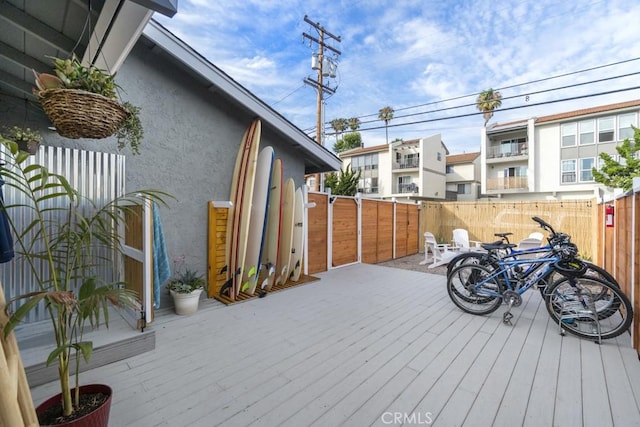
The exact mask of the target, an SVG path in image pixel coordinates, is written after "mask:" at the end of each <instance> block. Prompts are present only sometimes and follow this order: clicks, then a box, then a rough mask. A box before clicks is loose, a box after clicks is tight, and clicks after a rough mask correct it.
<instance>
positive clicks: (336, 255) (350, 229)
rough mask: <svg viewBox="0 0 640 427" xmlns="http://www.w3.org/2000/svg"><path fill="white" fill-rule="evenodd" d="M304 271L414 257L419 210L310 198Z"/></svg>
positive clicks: (320, 196) (398, 205)
mask: <svg viewBox="0 0 640 427" xmlns="http://www.w3.org/2000/svg"><path fill="white" fill-rule="evenodd" d="M309 203H314V204H315V207H314V208H311V209H309V211H308V220H307V221H308V222H307V224H308V240H307V242H308V252H307V256H308V261H307V262H308V272H309V274H314V273H319V272H322V271H327V270H329V269H331V268H335V267H339V266H343V265H348V264H352V263H357V262H366V263H371V264H375V263H378V262H382V261H388V260H390V259H394V258H400V257H403V256H407V255H412V254H415V253H418V248H419V246H418V233H419V228H418V226H419V219H418V217H419V212H418V205H416V204H405V203H398V202H393V201H385V200H372V199H362V198H358V197H344V196H329V195H328V194H325V193H309Z"/></svg>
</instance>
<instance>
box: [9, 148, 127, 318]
mask: <svg viewBox="0 0 640 427" xmlns="http://www.w3.org/2000/svg"><path fill="white" fill-rule="evenodd" d="M4 159H5V153H4V152H0V161H3V162H4ZM28 162H29V164H36V163H37V164H41V165H43V166H46V167H47V169H49V171H50V172H53V173H56V174H60V175H63V176H65V177H66V178H67V180H68V181H69V184H70V185H71V186H72V187H73V188H75V189H76V190H77V191H78V192H79V193H80V196H81V197H82V198H86V199H85V202H84V203H82V213H83V214H89V209H92V207H91V206H90V203H88V202H87V201H86V200H92V201H93V202H94V203H95V204H96V205H97V206H98V207H101V206H104V205H105V204H106V203H107V202H108V201H110V200H113V199H114V198H116V197H118V196H121V195H123V194H124V190H125V188H124V182H125V181H124V179H125V158H124V156H122V155H119V154H110V153H101V152H92V151H85V150H75V149H69V148H60V147H44V146H41V147H40V149H39V151H38V153H37V154H36V155H34V156H30V158H29V160H28ZM3 190H4V199H5V202H6V203H7V204H18V203H21V202H25V203H26V200H25V198H24V196H23V195H22V194H21V193H20V192H18V191H16V190H15V189H13V188H11V187H9V186H4V188H3ZM50 203H51V207H54V206H53V203H55V201H54V200H51V202H50ZM56 207H61V206H56ZM9 215H11V219H12V220H13V221H14V222H16V224H17V227H18V228H23V227H25V226H26V225H27V224H29V223H30V222H31V221H32V217H31V211H30V210H29V209H28V208H24V209H22V208H13V209H11V210H10V211H9ZM48 219H49V220H53V219H55V218H52V217H51V215H50V216H49V218H48ZM16 248H17V246H16ZM36 249H37V248H36ZM94 256H95V259H96V260H98V263H99V265H98V267H97V269H96V270H95V271H96V273H97V274H98V276H99V277H100V278H102V279H103V280H105V281H109V282H110V281H113V280H115V279H114V278H115V277H117V271H118V270H117V268H119V266H118V265H115V264H114V263H113V262H109V261H107V260H116V261H118V259H117V258H116V257H115V254H114V253H112V252H109V251H106V250H105V249H104V248H102V249H100V250H98V251H97V252H96V253H94ZM0 268H1V269H2V273H1V275H0V277H2V283H3V286H4V291H5V295H6V297H7V300H10V299H11V298H14V297H15V296H17V295H21V294H24V293H27V292H32V291H36V290H38V289H37V285H36V284H35V282H34V280H33V279H34V278H33V275H32V273H31V271H30V269H29V267H28V265H27V264H26V262H24V260H23V259H21V258H20V257H17V256H16V258H14V259H13V260H12V261H10V262H8V263H5V264H2V266H1V267H0ZM38 270H39V274H41V275H44V274H47V273H48V270H47V269H46V267H45V266H44V265H40V266H39V268H38ZM46 318H47V313H45V309H44V304H41V305H40V306H39V307H38V308H37V309H36V310H33V311H32V312H31V313H30V315H29V317H28V318H27V319H26V320H27V321H28V322H33V321H38V320H44V319H46Z"/></svg>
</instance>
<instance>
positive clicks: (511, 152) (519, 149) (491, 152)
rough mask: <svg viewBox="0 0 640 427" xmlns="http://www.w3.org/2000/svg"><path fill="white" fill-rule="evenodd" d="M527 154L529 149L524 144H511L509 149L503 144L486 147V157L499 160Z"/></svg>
mask: <svg viewBox="0 0 640 427" xmlns="http://www.w3.org/2000/svg"><path fill="white" fill-rule="evenodd" d="M528 155H529V149H528V147H527V145H526V144H511V147H510V149H505V147H504V146H496V147H489V148H488V149H487V159H499V160H500V161H506V160H511V158H512V157H520V156H528ZM519 160H520V159H519Z"/></svg>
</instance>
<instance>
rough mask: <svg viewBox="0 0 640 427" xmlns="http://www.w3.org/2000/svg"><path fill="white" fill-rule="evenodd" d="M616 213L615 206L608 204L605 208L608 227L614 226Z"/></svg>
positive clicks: (605, 220) (605, 222)
mask: <svg viewBox="0 0 640 427" xmlns="http://www.w3.org/2000/svg"><path fill="white" fill-rule="evenodd" d="M614 215H615V208H614V206H613V205H607V206H605V208H604V224H605V225H606V226H607V227H613V217H614Z"/></svg>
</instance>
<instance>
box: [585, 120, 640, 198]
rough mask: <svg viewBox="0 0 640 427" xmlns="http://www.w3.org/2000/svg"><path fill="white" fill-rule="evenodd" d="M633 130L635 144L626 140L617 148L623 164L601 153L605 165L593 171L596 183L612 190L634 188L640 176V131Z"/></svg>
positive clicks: (637, 129) (634, 128)
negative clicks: (634, 182) (635, 180)
mask: <svg viewBox="0 0 640 427" xmlns="http://www.w3.org/2000/svg"><path fill="white" fill-rule="evenodd" d="M632 128H633V142H631V140H629V138H626V139H625V140H624V141H622V144H620V145H618V146H616V151H617V152H618V154H619V155H620V159H624V161H623V162H618V161H616V160H615V159H614V158H613V157H612V156H611V155H610V154H607V153H600V158H601V159H602V160H603V162H604V165H603V166H602V169H600V170H598V169H596V168H593V169H592V173H593V179H594V180H595V181H596V182H599V183H601V184H604V185H606V186H607V187H611V188H622V189H623V190H624V191H629V190H631V188H632V187H633V178H634V177H637V176H640V156H638V153H640V129H639V128H637V127H635V126H632Z"/></svg>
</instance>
